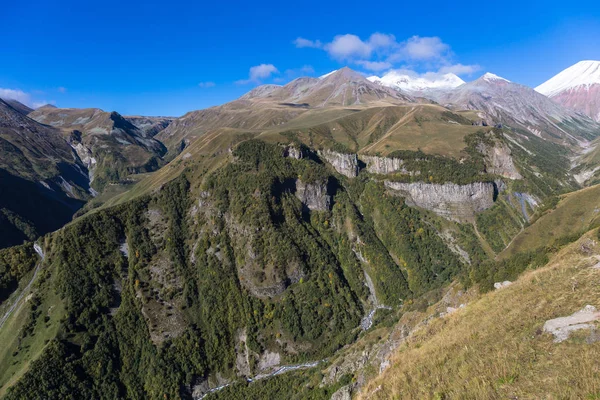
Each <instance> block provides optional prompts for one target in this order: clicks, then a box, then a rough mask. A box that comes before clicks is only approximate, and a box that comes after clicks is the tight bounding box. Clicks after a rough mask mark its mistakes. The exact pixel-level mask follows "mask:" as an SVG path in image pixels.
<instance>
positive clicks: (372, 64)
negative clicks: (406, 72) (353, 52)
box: [356, 60, 392, 71]
mask: <svg viewBox="0 0 600 400" xmlns="http://www.w3.org/2000/svg"><path fill="white" fill-rule="evenodd" d="M356 63H357V64H358V65H361V66H362V67H363V68H365V69H368V70H369V71H383V70H384V69H390V68H392V64H391V63H389V62H387V61H365V60H359V61H356Z"/></svg>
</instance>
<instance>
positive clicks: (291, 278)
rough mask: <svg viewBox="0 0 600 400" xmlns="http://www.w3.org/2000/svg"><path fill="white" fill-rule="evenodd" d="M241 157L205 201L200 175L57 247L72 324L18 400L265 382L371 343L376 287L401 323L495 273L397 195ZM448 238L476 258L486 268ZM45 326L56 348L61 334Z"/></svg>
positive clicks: (27, 377)
mask: <svg viewBox="0 0 600 400" xmlns="http://www.w3.org/2000/svg"><path fill="white" fill-rule="evenodd" d="M233 157H234V159H235V161H234V162H232V163H229V164H227V165H226V166H224V167H222V168H220V169H218V170H217V171H216V172H215V173H213V174H212V175H211V176H210V177H209V178H208V179H207V181H206V183H205V184H204V185H202V186H201V187H197V186H196V183H195V181H190V180H189V177H191V176H194V171H193V168H190V169H188V170H186V172H185V173H184V174H182V175H181V176H180V177H179V178H177V179H175V180H173V181H172V182H170V183H168V184H166V185H164V186H163V188H162V189H161V190H160V191H159V192H157V193H156V194H154V195H151V196H143V197H141V198H139V199H137V200H134V201H131V202H128V203H126V204H123V205H120V206H116V207H113V208H109V209H105V210H100V211H97V212H95V213H92V214H90V215H88V216H85V217H83V218H80V219H79V220H77V221H76V222H74V223H72V224H70V225H68V226H66V227H65V228H63V229H62V230H61V231H59V232H57V233H55V234H53V235H52V240H51V243H49V246H48V252H47V253H48V254H47V256H46V261H44V267H43V268H44V271H45V274H44V276H43V277H42V278H41V279H42V280H43V281H42V282H40V283H38V284H37V285H38V286H39V291H38V292H37V294H36V296H37V297H39V298H40V299H39V303H40V304H45V303H44V302H45V297H48V296H51V295H52V293H56V295H58V297H59V298H60V302H61V303H62V304H64V317H62V318H61V319H60V320H59V324H60V327H59V328H58V331H57V334H56V336H55V337H54V338H53V339H52V340H50V341H49V342H48V344H47V345H46V347H45V350H44V351H43V352H42V353H41V355H40V356H39V358H38V359H37V360H36V361H34V362H33V363H32V364H31V366H29V367H27V364H26V363H27V358H26V356H25V354H26V352H27V349H26V348H24V347H23V346H22V345H24V344H23V343H25V342H24V341H22V343H21V344H22V345H19V344H18V343H17V344H16V347H15V348H14V349H13V350H12V356H11V360H12V361H10V363H11V364H13V370H18V369H19V368H21V369H22V371H25V370H27V372H25V374H24V375H23V377H22V378H21V379H20V380H18V382H16V383H15V384H14V385H13V386H12V387H11V388H10V389H8V391H7V394H6V396H7V398H36V397H37V396H39V395H40V394H41V393H43V394H44V397H45V398H61V397H63V396H64V395H66V394H67V393H68V394H69V395H70V396H72V397H73V398H79V397H88V398H90V397H92V398H108V397H114V396H125V397H130V398H159V397H160V398H162V397H164V395H167V397H168V398H171V397H178V396H184V397H185V396H187V395H186V393H189V392H190V391H191V388H190V386H193V385H194V384H197V383H199V382H201V381H202V380H203V379H205V378H208V377H212V378H211V379H213V378H214V376H215V374H217V373H219V374H220V376H223V377H229V379H234V378H235V376H236V373H239V371H240V370H242V371H246V373H248V374H254V371H258V370H259V365H258V364H259V363H260V362H261V359H262V357H263V356H264V354H265V353H266V352H275V353H278V354H280V356H281V359H282V363H298V362H303V361H305V360H320V359H323V358H326V357H328V356H330V355H332V354H333V353H334V352H335V351H336V350H337V349H339V348H340V347H342V346H344V345H345V344H348V343H351V342H352V341H353V340H354V339H355V338H356V336H357V335H358V334H359V333H360V328H359V324H360V321H361V319H362V318H363V316H364V315H365V314H366V313H367V311H368V310H369V309H370V308H371V305H370V304H371V303H370V302H371V301H372V300H370V299H369V296H370V294H369V289H368V287H367V286H366V285H365V279H366V278H365V272H366V273H367V274H368V275H369V276H370V279H371V280H372V282H373V287H374V290H375V295H376V298H377V301H378V302H379V304H385V305H386V306H390V307H392V308H394V309H397V308H398V307H399V306H400V305H402V304H404V303H407V302H412V301H413V299H416V298H417V297H418V296H420V295H421V294H423V293H426V292H428V291H431V290H433V289H436V288H439V287H441V286H442V285H444V284H446V283H448V282H450V281H451V280H453V279H458V278H460V279H463V280H466V281H468V280H469V276H472V275H473V274H471V273H470V271H471V269H472V268H474V265H475V264H479V263H480V262H482V261H483V259H485V257H486V256H485V253H484V252H483V250H481V248H480V245H479V243H478V241H477V239H476V238H475V237H474V235H473V232H472V230H471V229H468V227H461V226H459V225H458V224H455V223H451V222H448V221H441V220H440V219H439V218H438V217H436V216H435V215H432V214H430V213H426V212H423V211H419V210H417V209H415V208H410V207H408V206H406V205H405V204H404V202H403V201H402V199H401V198H398V197H395V196H389V195H387V194H386V193H385V189H384V187H383V184H382V183H379V182H376V181H371V180H369V179H367V178H366V177H359V178H356V179H353V180H350V179H347V178H345V177H342V176H340V175H337V174H333V175H332V173H331V171H330V170H329V169H328V168H327V166H326V165H324V164H322V163H320V162H318V160H317V161H313V160H311V159H310V158H304V159H301V160H296V159H292V158H286V157H285V156H284V148H283V147H281V146H278V145H270V144H266V143H264V142H260V141H247V142H243V143H242V144H240V145H239V146H238V147H237V148H236V150H235V151H234V153H233ZM298 178H300V179H302V180H303V181H305V182H307V183H310V182H315V183H316V182H321V181H322V180H323V179H326V180H328V181H329V182H330V183H329V186H330V190H331V193H332V195H333V207H332V208H331V210H330V211H309V210H307V209H306V207H304V206H303V204H302V203H301V202H300V201H299V200H298V199H297V198H296V196H295V195H294V192H295V186H294V185H292V184H291V182H295V180H296V179H298ZM442 225H444V227H445V228H446V229H451V230H452V231H453V232H454V234H455V236H456V238H457V240H458V242H459V243H460V244H461V245H463V246H464V247H465V248H466V249H468V251H469V252H470V253H471V254H472V258H471V260H470V262H471V263H472V264H471V265H470V266H469V264H466V263H465V262H464V261H461V259H460V257H459V256H458V255H457V254H455V253H454V252H452V251H451V250H450V249H449V247H448V246H447V245H446V244H445V242H444V240H443V239H442V237H441V236H440V235H439V231H441V230H442ZM123 243H127V245H126V248H127V249H128V254H129V256H128V258H127V257H126V256H125V255H124V254H123V252H122V251H121V250H120V248H121V249H123V247H121V246H122V245H123ZM33 315H34V317H35V313H34V314H33ZM32 321H33V322H32V323H31V324H33V325H32V327H30V328H28V329H29V331H31V332H32V333H33V334H34V335H38V334H40V335H41V334H42V333H39V332H41V331H44V329H45V328H44V326H45V325H44V324H45V323H44V322H42V320H38V319H36V318H33V319H32ZM240 336H244V337H245V339H244V341H243V342H244V347H246V350H240ZM19 346H21V347H19ZM240 352H245V353H246V354H247V360H248V361H247V365H240V360H239V357H238V354H239V353H240ZM242 361H243V360H242ZM242 364H243V362H242ZM8 378H9V377H7V376H4V377H3V378H2V379H3V381H2V382H1V384H2V385H5V384H6V382H7V379H8Z"/></svg>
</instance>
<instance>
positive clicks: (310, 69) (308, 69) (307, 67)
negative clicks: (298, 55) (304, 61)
mask: <svg viewBox="0 0 600 400" xmlns="http://www.w3.org/2000/svg"><path fill="white" fill-rule="evenodd" d="M300 72H302V73H303V74H314V73H315V69H314V68H313V67H312V65H303V66H302V68H300Z"/></svg>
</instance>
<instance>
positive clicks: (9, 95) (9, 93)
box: [0, 88, 31, 105]
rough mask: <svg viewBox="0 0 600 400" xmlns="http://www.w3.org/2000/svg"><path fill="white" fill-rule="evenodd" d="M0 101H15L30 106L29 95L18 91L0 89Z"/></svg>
mask: <svg viewBox="0 0 600 400" xmlns="http://www.w3.org/2000/svg"><path fill="white" fill-rule="evenodd" d="M0 99H6V100H8V99H10V100H16V101H18V102H19V103H23V104H25V105H31V95H30V94H29V93H25V92H24V91H22V90H20V89H4V88H0Z"/></svg>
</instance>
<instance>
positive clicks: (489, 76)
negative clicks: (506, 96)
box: [481, 72, 510, 82]
mask: <svg viewBox="0 0 600 400" xmlns="http://www.w3.org/2000/svg"><path fill="white" fill-rule="evenodd" d="M481 79H483V80H485V81H488V82H493V81H504V82H510V81H509V80H508V79H504V78H503V77H501V76H498V75H496V74H492V73H491V72H486V73H485V74H483V76H482V77H481Z"/></svg>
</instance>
